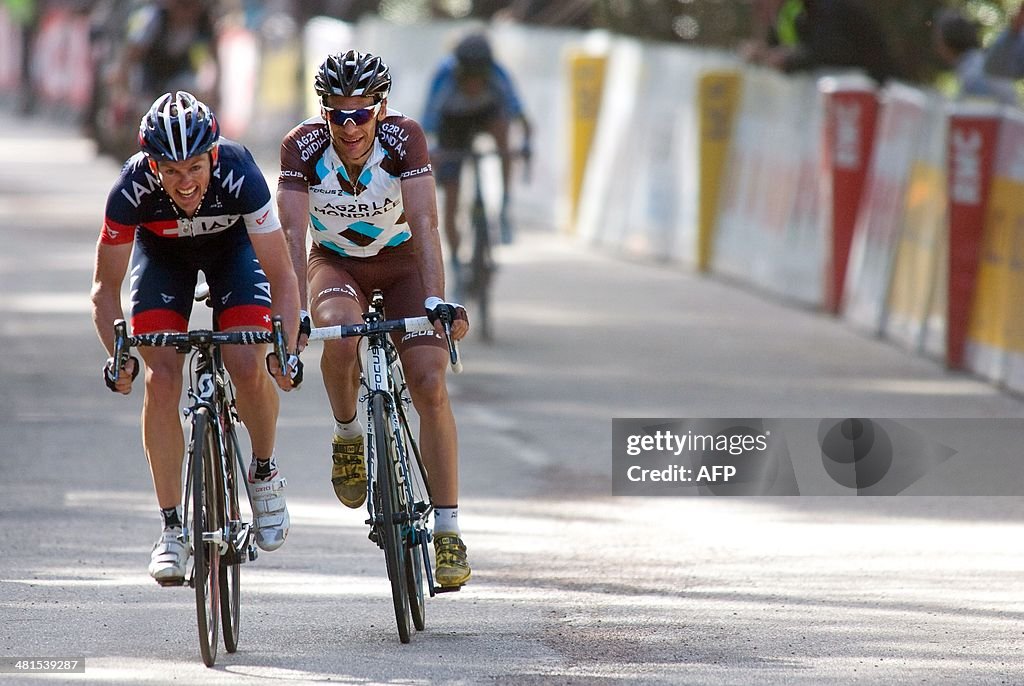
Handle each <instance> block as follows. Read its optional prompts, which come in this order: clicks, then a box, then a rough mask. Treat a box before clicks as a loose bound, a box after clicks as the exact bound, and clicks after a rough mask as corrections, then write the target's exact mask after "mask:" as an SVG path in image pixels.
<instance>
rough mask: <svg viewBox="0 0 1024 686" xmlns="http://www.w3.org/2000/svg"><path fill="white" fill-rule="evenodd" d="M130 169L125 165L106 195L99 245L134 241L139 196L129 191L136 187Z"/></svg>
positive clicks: (122, 243)
mask: <svg viewBox="0 0 1024 686" xmlns="http://www.w3.org/2000/svg"><path fill="white" fill-rule="evenodd" d="M131 169H132V167H131V165H130V164H125V166H124V167H123V168H122V169H121V175H120V176H119V177H118V179H117V183H115V184H114V187H113V188H111V189H110V193H109V194H108V195H107V204H106V208H105V209H104V213H103V227H102V229H101V230H100V243H102V244H103V245H124V244H125V243H131V242H132V241H133V240H135V230H136V228H137V227H138V225H139V214H138V211H137V208H138V203H139V199H138V198H139V196H138V194H137V193H132V192H130V191H129V189H134V188H135V187H136V186H138V184H137V183H136V182H134V181H133V178H132V177H133V174H132V173H131Z"/></svg>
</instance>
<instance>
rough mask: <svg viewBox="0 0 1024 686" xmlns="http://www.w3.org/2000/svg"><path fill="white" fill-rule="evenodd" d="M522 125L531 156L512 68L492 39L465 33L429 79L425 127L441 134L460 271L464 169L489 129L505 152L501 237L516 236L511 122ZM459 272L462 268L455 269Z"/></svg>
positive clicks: (448, 215) (437, 167)
mask: <svg viewBox="0 0 1024 686" xmlns="http://www.w3.org/2000/svg"><path fill="white" fill-rule="evenodd" d="M513 121H515V122H518V125H519V126H520V127H521V136H522V149H521V151H520V152H521V154H522V155H523V156H524V158H525V159H526V160H527V161H528V159H529V155H530V121H529V119H527V117H526V114H525V112H524V110H523V105H522V101H521V100H520V98H519V95H518V93H517V92H516V88H515V85H514V84H513V82H512V78H511V76H509V74H508V72H507V71H506V70H505V69H504V68H503V67H502V66H501V65H500V64H498V63H497V62H496V61H495V60H494V56H493V53H492V51H491V46H490V43H489V42H488V40H487V38H486V36H484V35H483V34H481V33H473V34H470V35H468V36H466V37H464V38H463V39H462V40H461V41H460V42H459V43H458V45H457V46H456V47H455V50H454V52H453V53H452V54H451V55H449V56H447V57H446V58H445V59H444V60H443V61H442V62H441V64H440V65H439V66H438V68H437V71H436V72H435V74H434V76H433V78H432V79H431V83H430V91H429V93H428V94H427V106H426V110H425V112H424V115H423V128H424V130H425V131H426V132H427V134H429V135H432V136H435V137H436V146H435V148H434V149H433V150H432V151H431V159H432V161H433V162H434V175H435V177H436V178H437V182H438V184H440V186H441V189H442V190H443V191H444V197H443V206H442V221H441V224H442V226H443V227H444V234H445V238H446V239H447V243H448V251H449V257H450V258H451V262H452V265H453V269H455V270H458V268H459V266H458V259H457V256H458V251H459V230H458V225H457V223H456V218H455V215H456V212H457V210H458V200H459V188H460V183H459V181H460V178H459V177H460V172H461V170H462V162H463V160H464V159H465V155H466V153H467V152H468V151H470V150H471V149H472V146H473V139H474V138H476V136H477V135H478V134H481V133H486V134H490V136H491V137H492V138H493V139H494V143H495V146H496V147H497V150H498V153H499V154H500V155H501V162H502V164H501V179H502V203H501V214H500V222H501V233H502V240H503V241H505V242H508V241H509V240H511V226H510V224H509V218H508V207H509V202H510V199H511V187H512V186H511V183H510V181H511V178H512V162H513V159H512V155H511V154H510V153H509V137H510V124H511V122H513ZM456 274H457V271H456Z"/></svg>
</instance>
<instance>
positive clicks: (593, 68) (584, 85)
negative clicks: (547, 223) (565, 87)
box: [567, 53, 608, 230]
mask: <svg viewBox="0 0 1024 686" xmlns="http://www.w3.org/2000/svg"><path fill="white" fill-rule="evenodd" d="M567 61H568V69H569V84H570V88H569V93H570V98H571V103H570V104H571V107H570V109H569V113H570V114H569V116H570V122H569V131H570V135H569V146H570V149H569V202H570V215H569V217H570V221H569V224H568V225H569V226H570V227H573V226H575V220H576V210H577V208H578V206H579V201H580V190H581V189H582V187H583V174H584V172H585V170H586V168H587V158H588V157H589V155H590V147H591V145H592V143H593V141H594V132H595V131H596V130H597V117H598V114H599V113H600V110H601V93H602V91H603V89H604V74H605V67H606V65H607V61H608V60H607V58H606V57H604V56H597V55H587V54H582V53H571V54H570V55H569V56H568V58H567ZM570 230H572V229H570Z"/></svg>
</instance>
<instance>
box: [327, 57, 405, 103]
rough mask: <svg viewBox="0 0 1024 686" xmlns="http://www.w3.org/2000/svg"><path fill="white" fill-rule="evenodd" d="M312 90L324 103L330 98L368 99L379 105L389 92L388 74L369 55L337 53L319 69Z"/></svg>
mask: <svg viewBox="0 0 1024 686" xmlns="http://www.w3.org/2000/svg"><path fill="white" fill-rule="evenodd" d="M313 87H314V88H315V89H316V92H317V94H318V95H319V96H320V101H321V102H323V103H326V101H327V97H328V96H330V95H345V96H367V97H372V98H373V99H374V100H375V101H376V102H380V101H381V100H383V99H384V98H386V97H388V92H389V91H390V90H391V70H390V69H388V65H386V64H384V62H383V60H381V58H379V57H377V56H376V55H371V54H370V53H368V52H359V51H358V50H349V51H348V52H338V53H334V54H333V55H328V56H327V59H326V60H324V63H323V64H321V65H320V70H319V71H317V73H316V81H315V82H314V84H313Z"/></svg>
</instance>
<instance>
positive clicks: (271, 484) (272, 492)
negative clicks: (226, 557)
mask: <svg viewBox="0 0 1024 686" xmlns="http://www.w3.org/2000/svg"><path fill="white" fill-rule="evenodd" d="M251 473H252V472H251V471H250V474H251ZM249 483H250V484H251V486H250V489H249V490H250V495H251V497H252V510H253V518H254V519H255V520H256V521H255V525H256V545H258V546H259V547H260V548H262V549H263V550H266V551H271V550H277V549H278V548H280V547H281V546H283V545H284V539H285V538H287V537H288V528H289V526H290V525H291V518H290V517H289V516H288V505H287V504H286V503H285V501H284V487H285V484H287V483H288V482H287V481H286V480H285V479H284V477H282V476H278V475H277V474H275V475H274V477H273V478H272V479H270V480H268V481H254V480H253V479H252V478H251V477H250V479H249Z"/></svg>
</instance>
